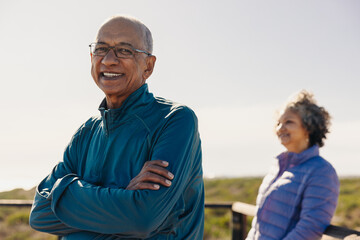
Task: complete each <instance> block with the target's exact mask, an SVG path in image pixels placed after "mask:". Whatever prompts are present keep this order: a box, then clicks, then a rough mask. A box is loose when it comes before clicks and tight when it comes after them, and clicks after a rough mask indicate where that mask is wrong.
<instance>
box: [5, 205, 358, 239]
mask: <svg viewBox="0 0 360 240" xmlns="http://www.w3.org/2000/svg"><path fill="white" fill-rule="evenodd" d="M32 202H33V201H32V200H8V199H0V207H31V206H32ZM205 208H224V209H229V210H231V212H232V225H231V228H232V239H233V240H244V239H245V238H246V235H247V231H248V229H247V228H246V217H247V216H254V215H255V212H256V208H255V206H254V205H251V204H247V203H242V202H234V203H205ZM324 235H327V236H330V237H334V238H338V239H344V238H345V237H347V239H349V240H350V239H351V237H353V238H356V239H358V238H357V237H359V238H360V232H358V231H355V230H352V229H348V228H344V227H339V226H334V225H330V226H329V227H328V228H327V229H326V230H325V232H324ZM350 236H351V237H350ZM59 239H61V238H60V237H59Z"/></svg>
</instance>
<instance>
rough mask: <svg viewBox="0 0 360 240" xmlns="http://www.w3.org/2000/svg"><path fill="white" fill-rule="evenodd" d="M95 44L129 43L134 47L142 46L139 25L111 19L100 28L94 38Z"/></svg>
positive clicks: (142, 35) (142, 41) (142, 36)
mask: <svg viewBox="0 0 360 240" xmlns="http://www.w3.org/2000/svg"><path fill="white" fill-rule="evenodd" d="M96 41H97V42H105V43H108V44H110V45H116V44H119V43H129V44H131V45H133V46H134V47H138V48H142V47H143V46H144V34H143V30H142V28H141V26H139V24H137V23H135V22H132V21H130V20H126V19H112V20H110V21H108V22H106V23H105V24H103V25H102V26H101V28H100V29H99V31H98V34H97V36H96Z"/></svg>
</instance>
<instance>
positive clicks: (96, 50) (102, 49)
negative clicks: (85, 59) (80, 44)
mask: <svg viewBox="0 0 360 240" xmlns="http://www.w3.org/2000/svg"><path fill="white" fill-rule="evenodd" d="M89 47H90V52H91V53H92V54H93V55H95V56H100V57H104V56H105V55H106V54H107V53H108V52H109V51H110V49H113V50H114V53H115V56H116V57H118V58H130V57H132V56H134V55H135V53H145V54H146V55H148V56H152V54H151V53H149V52H146V51H144V50H139V49H136V48H134V47H132V46H131V45H118V46H114V47H112V46H109V45H108V44H106V43H91V44H90V45H89Z"/></svg>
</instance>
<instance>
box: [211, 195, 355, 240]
mask: <svg viewBox="0 0 360 240" xmlns="http://www.w3.org/2000/svg"><path fill="white" fill-rule="evenodd" d="M205 207H206V208H225V209H229V210H231V212H232V225H231V226H232V227H231V228H232V240H244V239H245V238H246V236H247V232H248V230H249V229H247V228H246V217H247V216H252V217H253V216H254V215H255V213H256V207H255V206H254V205H251V204H247V203H242V202H234V203H223V204H222V203H206V204H205ZM324 235H327V236H330V237H333V238H338V239H344V238H346V239H347V240H351V239H359V238H360V232H358V231H355V230H353V229H348V228H344V227H339V226H334V225H330V226H329V227H327V228H326V230H325V232H324Z"/></svg>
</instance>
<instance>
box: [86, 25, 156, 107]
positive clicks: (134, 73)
mask: <svg viewBox="0 0 360 240" xmlns="http://www.w3.org/2000/svg"><path fill="white" fill-rule="evenodd" d="M97 42H102V43H105V44H108V45H109V46H119V45H123V44H125V45H130V46H132V47H134V48H137V49H141V50H143V49H144V40H143V39H142V32H141V30H140V29H139V28H137V27H136V26H135V25H134V24H133V23H131V22H128V21H110V22H108V23H106V24H105V25H103V27H102V28H101V29H100V30H99V33H98V36H97ZM154 63H155V57H148V56H147V55H146V54H143V53H135V54H134V55H133V56H130V57H128V58H118V57H116V55H115V53H114V51H113V49H110V51H109V52H108V53H107V54H106V55H105V56H96V55H92V56H91V75H92V77H93V79H94V81H95V83H96V84H97V85H98V87H99V88H100V89H101V90H102V91H103V92H104V93H105V95H106V97H107V100H109V99H118V100H120V105H121V103H122V102H123V101H124V100H125V99H126V98H127V97H128V96H129V95H130V94H131V93H133V92H134V91H136V90H137V89H138V88H139V87H141V86H142V85H143V84H144V83H145V80H146V79H147V78H148V77H149V76H150V75H151V72H152V69H153V66H154ZM108 104H109V102H108Z"/></svg>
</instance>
